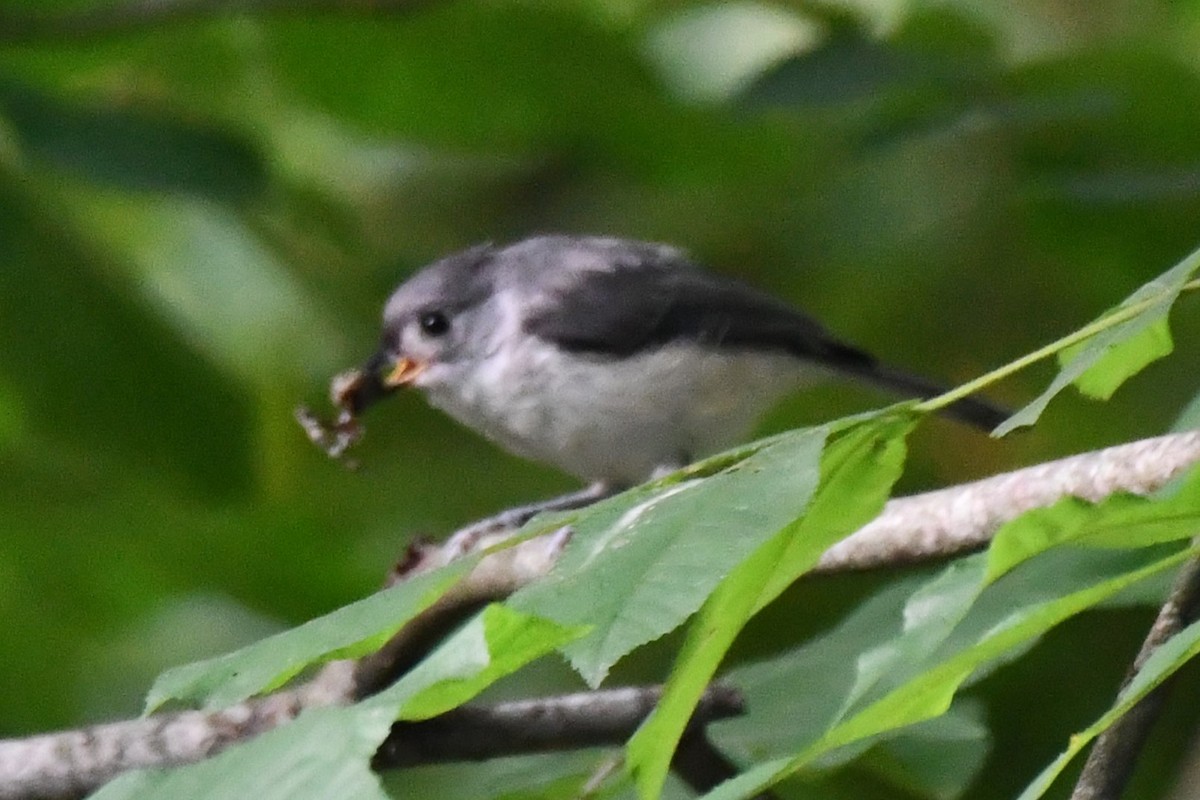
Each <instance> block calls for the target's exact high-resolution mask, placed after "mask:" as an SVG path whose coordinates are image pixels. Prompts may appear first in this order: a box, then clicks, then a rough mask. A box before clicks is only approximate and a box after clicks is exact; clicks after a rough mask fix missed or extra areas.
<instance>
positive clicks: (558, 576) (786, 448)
mask: <svg viewBox="0 0 1200 800" xmlns="http://www.w3.org/2000/svg"><path fill="white" fill-rule="evenodd" d="M825 436H826V429H825V428H824V427H820V428H810V429H806V430H802V431H797V432H794V433H792V434H788V435H786V436H783V437H780V438H778V439H776V440H774V441H773V442H772V443H770V444H769V445H767V446H766V447H763V448H762V449H759V450H757V451H752V454H751V455H749V456H748V457H746V458H745V459H744V460H738V461H735V462H734V463H732V464H730V465H726V466H724V468H723V469H721V470H720V471H719V472H718V473H717V474H715V475H712V476H711V477H708V478H703V479H691V480H685V481H683V482H680V483H673V484H667V485H652V486H649V487H643V488H640V489H637V490H634V491H631V492H627V493H625V494H623V495H620V496H618V497H616V498H613V499H612V500H609V501H606V502H604V503H598V504H596V505H595V506H594V507H592V508H589V509H588V510H587V511H584V512H582V513H580V514H579V515H578V516H577V517H576V518H575V520H574V521H573V522H572V528H573V529H574V535H573V537H572V539H571V543H570V545H569V546H568V547H567V550H566V552H564V553H563V556H562V558H561V559H560V560H559V563H558V564H557V565H556V566H555V568H554V570H553V571H552V572H551V573H550V575H548V576H547V577H546V578H545V579H543V580H541V581H539V582H537V583H535V584H533V585H531V586H528V587H526V588H524V589H522V590H521V591H520V592H518V593H517V594H515V595H514V596H513V597H512V598H510V599H509V605H510V606H512V607H513V608H518V609H521V610H523V611H526V612H528V613H535V614H538V615H540V616H544V617H547V618H549V619H554V620H556V621H558V622H559V623H560V624H563V625H578V624H590V625H593V626H594V627H593V629H592V630H591V632H590V633H589V634H588V635H587V636H585V637H583V638H582V639H580V640H579V641H577V642H573V643H572V644H571V645H570V646H569V647H567V648H566V650H565V652H566V655H567V657H568V658H569V660H570V662H571V664H572V666H574V667H575V669H576V670H578V671H579V673H580V674H581V675H582V676H583V677H584V679H585V680H587V681H588V683H590V684H592V685H596V684H598V683H599V682H600V681H601V680H603V679H604V676H605V675H606V674H607V672H608V670H609V668H610V667H611V666H612V665H613V664H614V663H616V661H617V660H618V659H620V658H621V657H622V656H624V655H625V654H626V653H628V652H629V651H630V650H632V649H633V648H635V647H637V646H639V645H642V644H645V643H646V642H649V641H652V640H653V639H656V638H658V637H659V636H662V635H663V634H665V633H667V632H669V631H671V630H673V629H674V628H676V627H677V626H679V625H680V624H681V623H682V622H683V621H684V620H685V619H687V618H688V617H689V616H691V614H692V613H694V612H695V611H696V609H697V608H699V607H700V605H701V603H703V602H704V600H705V598H706V597H707V596H708V594H709V593H710V592H711V591H712V590H713V589H714V588H715V587H716V586H717V584H718V583H720V582H721V580H722V579H723V578H724V577H725V576H726V575H728V574H729V571H730V570H731V569H733V567H734V566H735V565H736V564H738V563H739V562H740V561H742V560H743V559H744V558H746V556H748V555H749V554H750V553H752V552H753V551H754V549H755V548H756V547H757V546H758V545H759V544H761V543H762V542H763V541H765V540H767V539H768V538H770V537H771V536H773V535H774V534H776V533H777V532H778V531H779V530H780V529H782V528H783V527H784V526H785V525H787V524H789V523H790V522H792V521H793V520H795V519H796V518H797V517H798V516H800V515H801V514H802V513H803V512H804V509H805V508H806V507H807V506H808V502H809V498H810V497H811V496H812V493H813V492H814V491H815V489H816V487H817V482H818V477H819V474H820V466H819V465H820V456H821V448H822V445H823V444H824V442H825Z"/></svg>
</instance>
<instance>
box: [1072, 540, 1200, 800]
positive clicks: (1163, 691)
mask: <svg viewBox="0 0 1200 800" xmlns="http://www.w3.org/2000/svg"><path fill="white" fill-rule="evenodd" d="M1198 610H1200V560H1193V561H1189V562H1188V563H1187V564H1186V565H1185V566H1184V567H1183V569H1182V570H1180V572H1179V575H1178V576H1177V577H1176V578H1175V583H1174V585H1173V586H1172V587H1171V593H1170V594H1169V595H1168V596H1167V602H1166V603H1164V604H1163V607H1162V608H1161V609H1160V610H1159V612H1158V617H1157V618H1156V619H1155V620H1154V624H1153V625H1152V626H1151V627H1150V633H1149V634H1147V636H1146V640H1145V641H1144V642H1143V643H1142V648H1141V650H1139V651H1138V654H1137V658H1135V659H1134V661H1133V668H1132V669H1131V670H1130V672H1129V675H1127V676H1126V678H1125V683H1124V684H1123V686H1124V685H1128V684H1129V681H1131V680H1133V677H1134V675H1136V674H1137V673H1138V672H1139V671H1140V670H1141V669H1142V667H1143V666H1145V664H1146V659H1148V658H1150V656H1151V654H1153V653H1154V651H1155V650H1157V649H1158V648H1159V647H1161V646H1162V645H1163V643H1164V642H1166V641H1167V640H1168V639H1170V638H1171V637H1172V636H1174V635H1175V634H1177V633H1179V632H1180V631H1181V630H1183V629H1184V628H1185V627H1186V626H1187V625H1189V624H1191V623H1192V622H1193V621H1195V619H1196V614H1197V611H1198ZM1173 683H1174V681H1173V680H1171V679H1168V680H1167V681H1165V682H1163V683H1162V684H1161V685H1159V686H1158V687H1157V688H1155V689H1154V691H1152V692H1150V694H1148V695H1146V696H1145V697H1143V698H1142V699H1141V701H1140V702H1139V703H1138V704H1137V705H1135V706H1134V707H1133V708H1131V709H1129V711H1127V712H1126V713H1125V715H1124V716H1122V717H1121V719H1119V720H1117V722H1116V723H1115V724H1113V725H1112V727H1110V728H1109V729H1108V730H1106V731H1105V732H1104V733H1102V734H1100V736H1099V738H1097V739H1096V743H1095V744H1094V745H1093V746H1092V750H1091V752H1090V753H1089V754H1088V759H1087V761H1086V762H1085V763H1084V765H1083V772H1082V773H1080V776H1079V781H1078V782H1077V783H1076V784H1075V791H1074V792H1072V793H1071V800H1118V798H1119V797H1120V796H1121V794H1122V793H1123V792H1124V791H1125V785H1126V784H1127V783H1128V782H1129V778H1130V776H1131V775H1132V774H1133V768H1134V766H1135V765H1136V764H1137V758H1138V755H1140V754H1141V751H1142V747H1143V746H1145V744H1146V739H1147V738H1149V736H1150V730H1151V729H1152V728H1153V727H1154V723H1155V722H1156V721H1157V720H1158V716H1159V713H1160V712H1161V711H1162V707H1163V704H1164V703H1165V702H1166V699H1167V695H1168V694H1169V693H1170V691H1171V685H1172V684H1173Z"/></svg>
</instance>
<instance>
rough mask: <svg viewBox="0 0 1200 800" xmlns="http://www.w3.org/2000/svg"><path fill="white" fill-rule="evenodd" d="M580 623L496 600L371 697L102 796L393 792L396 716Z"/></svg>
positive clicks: (539, 652)
mask: <svg viewBox="0 0 1200 800" xmlns="http://www.w3.org/2000/svg"><path fill="white" fill-rule="evenodd" d="M577 633H578V631H573V630H568V629H564V628H561V627H559V626H556V625H554V624H553V623H551V622H548V621H546V620H543V619H538V618H536V617H531V616H526V615H522V614H518V613H516V612H514V611H511V610H509V609H506V608H504V607H503V606H499V605H491V606H489V607H488V608H486V609H484V611H483V612H481V613H480V614H478V615H477V616H476V617H475V618H474V619H473V620H472V621H471V622H469V623H468V624H467V625H466V626H464V627H463V628H462V629H461V630H459V631H458V632H457V633H455V634H454V635H453V636H452V637H450V639H448V640H447V641H446V642H445V643H444V644H443V645H442V646H441V647H439V648H438V649H437V650H435V651H434V652H433V653H431V654H430V656H429V658H427V659H426V660H425V661H424V662H422V663H421V664H420V665H419V666H418V667H417V668H416V669H414V670H413V671H412V672H410V673H409V674H408V675H406V676H405V677H404V678H402V679H401V680H400V681H398V682H397V683H396V684H395V685H393V686H391V687H389V688H388V689H387V690H386V691H384V692H381V693H379V694H377V695H375V696H374V697H371V698H369V699H367V700H365V701H363V702H360V703H357V704H355V705H352V706H347V707H343V708H320V709H315V710H310V711H307V712H305V713H303V714H301V715H300V717H299V718H298V719H296V720H295V721H294V722H291V723H289V724H287V725H284V726H282V727H280V728H276V729H274V730H272V731H268V732H267V733H265V734H262V735H261V736H258V737H255V738H254V739H251V740H250V741H248V742H245V743H242V744H239V745H237V746H234V747H231V748H229V749H228V750H225V751H223V752H221V753H220V754H218V755H217V756H215V757H213V758H210V759H208V760H206V761H203V762H200V763H197V764H190V765H188V766H184V767H180V768H177V769H173V770H154V771H144V772H134V773H129V774H126V775H122V776H121V777H119V778H117V779H116V780H114V781H113V782H111V783H109V784H108V785H106V786H105V787H104V788H103V789H101V790H100V791H99V792H98V793H96V794H95V795H94V797H95V798H97V800H116V798H122V799H123V800H155V799H157V798H162V800H226V799H227V798H230V797H253V798H255V800H327V798H330V797H353V798H355V800H386V798H387V797H388V795H387V794H386V793H385V792H384V791H383V788H382V787H381V786H380V783H379V778H378V776H377V775H375V774H374V773H373V772H372V771H371V768H370V762H371V757H372V756H373V755H374V753H375V751H376V749H377V748H378V747H379V745H380V743H381V742H382V741H383V740H384V738H385V737H386V736H387V734H388V731H389V730H390V729H391V726H392V723H393V722H394V721H395V720H396V719H397V718H404V719H417V718H421V717H423V716H425V715H428V714H431V713H439V709H440V710H445V709H446V708H448V707H449V706H450V705H457V704H459V703H462V702H466V701H467V700H469V699H470V698H472V697H474V696H475V695H476V694H478V693H479V692H480V691H482V690H483V689H485V688H486V687H487V686H489V685H491V684H492V683H494V682H495V681H496V680H498V679H500V678H502V677H504V676H505V675H508V674H510V673H511V672H513V671H515V670H517V669H519V668H520V667H522V666H524V665H525V664H527V663H529V662H530V661H532V660H534V659H535V658H539V657H541V656H543V655H545V654H547V653H549V652H551V651H553V650H554V648H556V647H558V646H560V645H562V643H563V642H564V641H567V640H568V639H570V638H571V637H573V636H575V635H577Z"/></svg>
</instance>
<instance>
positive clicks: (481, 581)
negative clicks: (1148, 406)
mask: <svg viewBox="0 0 1200 800" xmlns="http://www.w3.org/2000/svg"><path fill="white" fill-rule="evenodd" d="M1197 461H1200V432H1189V433H1182V434H1174V435H1170V436H1162V437H1158V438H1155V439H1147V440H1144V441H1139V442H1133V443H1130V444H1125V445H1120V446H1117V447H1112V448H1108V449H1106V450H1101V451H1097V452H1093V453H1087V454H1084V455H1079V456H1073V457H1071V458H1066V459H1062V460H1059V461H1054V462H1050V463H1047V464H1042V465H1038V466H1035V467H1029V468H1026V469H1021V470H1017V471H1015V472H1011V473H1008V474H1005V475H999V476H995V477H993V478H987V479H984V480H981V481H977V482H975V483H970V484H965V485H962V486H957V487H952V488H948V489H942V490H939V491H935V492H930V493H928V494H922V495H917V496H914V497H908V498H901V499H897V500H893V501H891V502H889V503H888V504H887V505H886V506H885V508H884V511H883V513H882V514H881V515H880V516H879V517H878V518H877V519H876V520H874V521H873V522H871V523H869V524H868V525H866V526H864V527H863V528H862V529H860V530H859V531H858V532H857V533H855V534H853V535H851V536H850V537H848V538H847V539H845V540H844V541H843V542H841V543H839V544H838V545H835V546H834V547H833V548H831V549H830V550H829V551H828V552H827V553H826V554H825V556H824V557H823V558H822V559H821V561H820V564H819V566H818V568H817V569H818V570H819V571H823V572H832V571H840V570H856V569H866V568H868V567H877V566H882V565H889V564H897V563H908V562H912V561H917V560H927V559H934V558H942V557H945V556H948V555H952V554H955V553H959V552H962V551H964V550H969V549H972V548H976V547H979V546H982V545H983V544H985V543H986V542H987V541H988V539H989V538H990V537H991V535H992V534H993V533H994V532H995V531H996V529H997V528H999V527H1000V526H1001V525H1002V524H1004V523H1005V522H1008V521H1009V520H1011V519H1013V518H1015V517H1016V516H1018V515H1019V514H1021V513H1023V512H1024V511H1027V510H1029V509H1032V508H1038V507H1042V506H1046V505H1050V504H1052V503H1054V502H1056V501H1057V500H1059V499H1061V498H1063V497H1066V496H1075V497H1082V498H1086V499H1088V500H1093V501H1095V500H1100V499H1102V498H1104V497H1107V496H1108V495H1111V494H1113V493H1115V492H1121V491H1124V492H1133V493H1138V494H1145V493H1148V492H1151V491H1153V490H1155V489H1157V488H1159V487H1161V486H1162V485H1164V484H1165V483H1166V482H1167V481H1169V480H1171V478H1173V477H1175V476H1177V475H1179V474H1181V473H1182V472H1183V471H1184V470H1185V469H1187V468H1188V467H1189V466H1191V465H1193V464H1194V463H1196V462H1197ZM464 530H466V531H470V532H471V535H469V536H454V537H451V538H450V539H449V540H448V541H447V542H446V543H445V544H443V545H441V546H434V545H429V544H417V545H414V546H413V547H412V548H411V550H410V552H409V555H408V557H407V558H406V559H405V561H404V563H403V564H402V565H400V567H399V568H398V569H397V571H396V574H395V575H394V576H393V580H404V579H406V578H407V577H410V576H412V575H415V574H418V573H420V572H424V571H427V570H429V569H433V568H435V567H437V566H440V565H442V564H445V563H448V562H450V561H453V560H455V559H457V558H461V557H463V556H464V555H469V554H473V553H477V552H480V551H482V550H485V549H486V548H488V547H491V546H492V545H494V544H496V543H498V542H500V541H503V540H504V538H505V537H506V536H508V535H511V531H510V532H496V533H492V534H488V535H485V536H480V535H478V533H477V531H472V529H471V528H470V527H468V528H466V529H464ZM568 540H569V531H568V530H560V531H557V532H555V533H552V534H550V535H548V536H544V537H540V538H537V539H532V540H529V541H526V542H523V543H521V544H519V545H516V546H514V547H511V548H508V549H505V550H500V551H499V552H496V553H493V554H491V555H488V556H486V557H484V558H483V559H482V560H481V561H480V563H479V564H478V565H477V566H476V568H475V569H474V570H473V571H472V572H471V573H470V574H469V575H468V576H467V577H466V578H464V579H463V580H462V581H461V582H460V583H459V585H458V586H456V587H455V589H453V590H452V591H451V592H450V593H448V594H447V595H446V596H445V597H444V598H443V599H442V600H441V601H439V602H438V603H435V604H434V605H433V606H432V607H431V608H429V609H427V610H426V611H425V612H424V613H423V614H421V615H418V617H417V618H415V619H414V620H413V621H412V622H410V624H409V625H407V626H405V628H404V629H403V630H401V631H400V632H399V633H398V634H397V636H396V637H395V638H394V639H393V640H392V642H390V643H388V644H387V645H385V647H384V648H383V649H382V650H381V651H380V652H379V653H377V654H375V655H373V656H369V657H368V658H366V659H363V660H362V661H359V662H352V661H336V662H332V663H330V664H328V665H326V667H325V668H324V669H323V670H321V672H320V673H319V674H318V675H317V676H316V677H315V678H314V679H312V680H311V681H309V682H307V683H302V684H299V685H297V686H294V687H289V688H286V689H283V690H281V691H278V692H276V693H274V694H271V695H267V696H265V697H260V698H254V699H251V700H247V701H245V702H243V703H241V704H239V705H237V706H234V707H232V708H229V709H225V710H223V711H219V712H196V711H193V712H183V713H178V714H163V715H158V716H155V717H151V718H149V719H139V720H132V721H127V722H117V723H112V724H109V725H101V726H96V727H93V728H87V729H83V730H78V731H66V732H62V733H54V734H46V735H42V736H34V737H30V738H28V739H21V740H10V741H4V742H0V800H18V798H48V797H71V796H78V795H79V794H81V793H83V792H86V791H88V790H91V789H94V788H95V787H97V786H99V785H100V784H102V783H103V782H104V781H106V780H108V779H110V778H112V777H113V776H115V775H116V774H119V773H120V772H123V771H125V770H129V769H137V768H145V767H163V766H171V765H176V764H183V763H188V762H193V761H198V760H201V759H203V758H206V757H208V756H210V755H212V754H213V753H216V752H219V751H220V750H221V749H223V748H225V747H227V746H229V745H231V744H233V743H235V742H237V741H240V740H243V739H246V738H249V737H251V736H254V735H256V734H258V733H261V732H263V731H266V730H270V729H271V728H274V727H277V726H278V725H281V724H284V723H286V722H288V721H289V720H291V719H293V718H294V717H295V716H296V715H297V714H299V713H300V711H301V710H303V709H305V708H313V707H319V706H328V705H337V704H346V703H350V702H353V701H354V700H355V699H357V698H359V697H362V696H364V695H366V694H370V693H371V692H372V691H377V690H378V689H379V688H382V687H383V686H385V685H387V684H388V683H389V682H390V681H392V680H394V679H395V678H396V677H397V676H398V675H399V674H401V673H402V672H403V671H404V670H405V669H406V668H407V666H408V665H411V664H414V663H416V661H419V660H420V658H421V657H422V656H423V655H424V653H426V652H427V651H428V649H429V648H430V647H431V646H432V644H434V643H436V642H437V641H439V640H440V638H441V636H442V635H444V633H446V632H448V630H450V629H451V628H453V627H454V626H455V625H456V624H457V623H458V621H460V620H461V618H462V615H463V613H464V612H465V610H466V609H469V608H475V607H477V606H478V604H479V603H481V602H484V601H487V600H491V599H496V598H499V597H504V596H507V595H508V594H510V593H511V592H513V591H514V590H516V589H517V588H519V587H521V586H524V585H526V584H528V583H530V582H532V581H534V580H536V579H538V578H539V577H541V576H543V575H545V574H546V573H547V572H549V570H550V569H551V568H552V567H553V566H554V564H555V563H556V561H557V559H558V556H559V554H561V552H562V550H563V548H564V547H565V545H566V543H567V541H568ZM530 702H534V703H545V702H549V701H530ZM451 713H454V712H451ZM463 713H464V714H467V713H468V712H463ZM472 713H473V712H472ZM462 718H463V719H466V718H467V717H465V716H464V717H462ZM564 718H565V717H564ZM450 719H451V721H453V719H454V717H451V718H450ZM430 724H433V721H430ZM439 724H447V723H445V722H444V721H443V722H442V723H439ZM464 724H466V723H464ZM497 724H499V723H497ZM572 724H579V725H583V726H586V725H587V724H590V723H586V722H582V721H581V722H578V723H572ZM451 727H452V728H453V724H451ZM396 735H397V736H405V735H406V734H403V733H400V734H396ZM578 735H579V736H586V735H587V734H586V728H581V729H580V732H579V733H578ZM530 736H531V737H533V738H531V739H530V740H529V741H533V739H534V738H536V737H535V736H534V735H533V734H530ZM498 738H499V740H500V741H498V742H497V743H496V745H495V746H496V747H501V746H505V741H504V740H506V739H509V738H510V736H509V735H508V734H506V735H505V736H501V737H498ZM564 741H566V739H564ZM530 746H532V745H530ZM568 746H569V745H568ZM396 747H397V748H398V751H404V750H405V747H402V746H401V745H399V744H397V745H396ZM447 747H449V745H447ZM688 755H689V753H688V752H685V753H684V754H683V757H682V759H683V760H686V758H687V756H688ZM381 757H382V756H381ZM479 757H486V756H483V755H480V756H479ZM397 758H399V756H397ZM683 760H681V763H683ZM697 780H700V779H699V778H697Z"/></svg>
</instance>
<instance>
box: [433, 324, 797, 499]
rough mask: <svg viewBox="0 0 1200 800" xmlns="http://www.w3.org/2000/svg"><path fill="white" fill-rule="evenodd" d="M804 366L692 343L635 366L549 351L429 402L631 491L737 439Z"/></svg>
mask: <svg viewBox="0 0 1200 800" xmlns="http://www.w3.org/2000/svg"><path fill="white" fill-rule="evenodd" d="M518 363H520V364H521V368H520V369H515V368H514V365H515V364H518ZM800 367H801V364H800V362H798V361H797V360H796V359H793V358H791V357H788V356H786V355H764V354H753V353H745V352H742V353H737V354H736V355H733V356H731V355H730V354H728V353H722V352H718V351H715V350H710V349H703V348H700V347H696V346H686V345H670V346H666V347H663V348H660V349H658V350H656V351H654V352H652V353H648V354H643V355H640V356H636V357H633V358H631V359H613V358H610V357H603V356H591V355H580V354H568V353H563V352H562V351H559V350H556V349H554V348H550V347H545V346H542V347H540V348H538V349H537V350H536V351H535V352H532V353H528V352H527V353H524V354H515V355H514V354H509V356H508V357H503V358H502V357H496V358H493V359H492V360H491V361H490V362H489V363H488V364H486V365H485V366H484V367H483V368H481V369H480V370H479V372H478V373H477V380H476V381H474V382H473V391H471V392H455V393H454V394H452V395H451V394H442V393H437V394H435V393H431V396H430V399H431V400H432V401H433V402H434V404H435V405H438V406H440V407H442V408H443V409H444V410H446V411H447V412H448V413H449V414H451V415H452V416H454V417H456V418H457V419H458V420H459V421H461V422H462V423H464V424H465V425H467V426H469V427H472V428H475V429H476V430H479V431H480V432H482V433H484V434H485V435H486V436H488V437H489V438H491V439H493V440H494V441H496V442H497V443H499V444H500V445H501V446H503V447H506V448H507V449H509V450H511V451H513V452H515V453H517V454H519V455H523V456H526V457H529V458H532V459H535V460H539V461H543V462H546V463H549V464H554V465H556V466H558V467H560V468H562V469H564V470H565V471H567V472H570V473H572V474H575V475H578V476H579V477H581V478H584V479H586V480H605V481H609V482H611V483H615V484H622V485H627V484H633V483H637V482H639V481H642V480H644V479H646V478H647V477H649V476H650V475H651V473H652V472H653V471H654V470H655V469H658V468H660V467H664V466H678V465H682V464H684V463H686V462H687V461H688V460H690V459H692V458H695V457H697V456H701V455H705V454H708V453H711V452H714V451H716V450H718V449H721V448H723V447H726V446H729V445H732V444H734V443H736V442H737V441H739V440H740V439H741V438H742V437H744V436H745V435H746V433H747V431H748V429H749V428H750V427H751V426H752V425H753V424H754V423H755V421H756V420H757V419H758V418H759V417H760V416H761V414H762V413H763V412H764V411H766V410H767V408H769V407H770V406H771V405H772V404H774V402H775V401H776V400H778V399H779V397H780V396H781V394H783V393H784V392H786V391H788V390H789V389H792V388H795V387H796V386H797V384H798V383H799V382H801V380H802V378H803V376H804V374H805V373H804V371H803V370H802V369H800Z"/></svg>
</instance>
